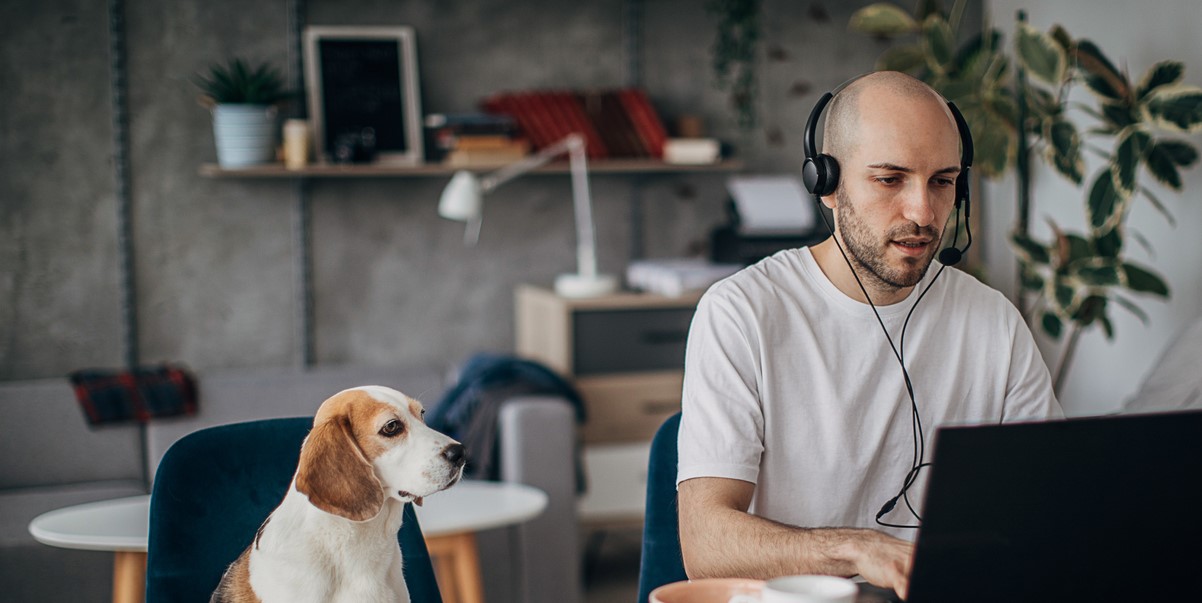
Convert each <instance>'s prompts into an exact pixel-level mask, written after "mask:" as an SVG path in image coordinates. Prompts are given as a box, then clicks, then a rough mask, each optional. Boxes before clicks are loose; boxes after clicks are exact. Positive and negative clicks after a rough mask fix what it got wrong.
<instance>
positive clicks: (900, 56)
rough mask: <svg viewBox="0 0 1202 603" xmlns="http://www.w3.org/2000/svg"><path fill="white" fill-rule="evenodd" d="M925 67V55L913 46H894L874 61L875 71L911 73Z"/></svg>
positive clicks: (920, 49)
mask: <svg viewBox="0 0 1202 603" xmlns="http://www.w3.org/2000/svg"><path fill="white" fill-rule="evenodd" d="M923 65H926V54H924V53H923V51H922V48H920V47H919V46H917V45H915V44H902V45H900V46H894V47H892V48H890V49H888V50H886V51H885V52H883V53H881V56H880V57H879V58H878V59H877V60H876V69H877V71H902V72H906V71H912V70H914V69H917V68H919V67H922V66H923Z"/></svg>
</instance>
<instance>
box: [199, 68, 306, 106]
mask: <svg viewBox="0 0 1202 603" xmlns="http://www.w3.org/2000/svg"><path fill="white" fill-rule="evenodd" d="M195 83H196V86H197V87H199V88H200V90H201V91H202V92H203V93H204V96H205V97H206V100H209V101H211V102H212V103H215V104H226V103H240V104H248V105H274V104H275V103H278V102H280V101H282V100H284V99H287V98H289V97H291V96H292V93H291V92H290V91H288V90H286V89H285V88H284V79H283V77H281V76H280V72H279V71H278V70H276V69H275V68H274V67H272V66H271V65H269V64H267V63H262V64H259V65H256V66H253V67H252V66H249V65H247V62H246V61H244V60H242V59H240V58H233V59H230V62H229V64H228V65H222V64H220V63H218V64H215V65H212V66H211V67H209V74H208V77H197V78H196V80H195Z"/></svg>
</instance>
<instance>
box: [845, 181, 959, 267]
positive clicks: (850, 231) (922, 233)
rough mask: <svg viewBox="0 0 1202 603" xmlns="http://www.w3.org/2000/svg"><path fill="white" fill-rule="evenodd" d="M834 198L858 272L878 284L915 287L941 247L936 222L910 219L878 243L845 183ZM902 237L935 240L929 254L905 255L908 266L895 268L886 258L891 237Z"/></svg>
mask: <svg viewBox="0 0 1202 603" xmlns="http://www.w3.org/2000/svg"><path fill="white" fill-rule="evenodd" d="M835 198H836V199H838V201H839V206H838V208H837V210H836V211H837V216H838V218H839V230H840V234H841V235H842V238H843V242H844V243H845V244H846V245H847V251H848V253H850V254H851V257H852V258H854V259H855V263H856V264H858V265H859V267H860V268H862V270H858V271H857V272H860V274H861V275H865V276H868V277H869V278H871V279H873V280H875V281H876V284H877V285H879V286H884V287H888V288H892V289H904V288H906V287H913V286H914V285H917V284H918V283H919V281H921V280H922V277H923V276H926V273H927V269H928V268H930V267H931V260H932V259H934V257H935V250H936V249H938V245H937V244H936V242H937V241H938V240H939V237H940V234H941V233H940V232H939V231H938V230H936V229H935V227H934V226H919V225H917V224H914V223H913V222H911V223H909V224H908V225H906V226H898V227H896V228H894V229H892V230H890V231H889V232H888V233H886V234H885V236H884V237H883V238H882V239H881V242H880V243H877V242H876V240H875V237H874V234H873V232H872V231H871V230H870V229H869V227H868V225H867V224H865V223H864V221H863V220H861V219H860V216H859V214H857V213H856V211H855V209H854V208H853V207H852V204H851V202H850V199H848V198H847V195H846V194H845V193H844V192H843V188H842V187H840V188H839V190H838V191H836V192H835ZM903 237H928V238H930V239H931V241H932V244H931V245H930V249H929V250H928V251H927V255H926V257H920V258H903V259H902V261H903V262H904V263H905V266H904V267H902V268H895V267H894V266H891V265H890V264H889V262H888V261H887V260H886V259H885V254H886V253H887V252H888V250H889V245H890V243H889V242H890V241H893V240H896V239H900V238H903Z"/></svg>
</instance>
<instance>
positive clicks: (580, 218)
mask: <svg viewBox="0 0 1202 603" xmlns="http://www.w3.org/2000/svg"><path fill="white" fill-rule="evenodd" d="M564 153H568V159H569V165H570V169H571V174H572V204H573V205H574V206H575V214H576V271H577V272H578V273H579V274H580V275H581V276H586V277H590V278H591V277H595V276H596V275H597V241H596V232H595V230H594V229H593V202H592V197H591V195H590V194H589V187H588V157H587V154H586V153H585V146H584V137H583V136H581V135H579V134H575V133H573V134H569V135H568V136H566V137H564V139H563V140H560V141H559V142H557V143H555V144H553V145H551V146H549V147H547V148H545V149H543V150H541V151H539V152H538V153H536V154H534V155H531V156H530V157H527V158H526V159H523V160H521V161H518V162H515V163H512V164H509V165H507V166H505V167H503V168H501V169H499V170H497V171H495V172H492V173H490V174H488V175H487V176H485V177H484V178H482V179H481V180H480V192H481V193H483V194H488V193H490V192H492V191H493V190H496V188H497V187H499V186H501V185H502V184H505V183H506V182H509V181H510V180H513V179H514V178H517V177H518V176H521V175H522V174H524V173H526V172H529V171H530V170H533V169H536V168H538V167H541V166H543V165H546V164H547V163H548V162H549V161H551V160H552V159H554V158H555V157H557V156H559V155H562V154H564Z"/></svg>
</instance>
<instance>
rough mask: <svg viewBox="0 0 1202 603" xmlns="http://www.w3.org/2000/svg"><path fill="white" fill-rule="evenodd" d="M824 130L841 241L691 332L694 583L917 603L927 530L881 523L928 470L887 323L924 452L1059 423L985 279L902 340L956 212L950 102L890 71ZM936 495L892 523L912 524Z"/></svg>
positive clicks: (687, 541)
mask: <svg viewBox="0 0 1202 603" xmlns="http://www.w3.org/2000/svg"><path fill="white" fill-rule="evenodd" d="M826 120H827V121H826V126H825V130H824V136H823V140H824V146H825V151H826V153H827V154H829V155H831V156H833V157H834V158H835V159H836V160H837V161H838V163H839V167H840V172H841V173H840V176H839V183H838V186H837V189H836V191H835V193H834V194H832V195H828V196H825V197H822V203H823V204H825V205H826V206H827V207H829V208H831V209H832V210H833V211H834V215H835V229H834V237H832V238H830V239H827V240H825V241H823V242H822V243H820V244H818V245H816V246H814V247H812V248H801V249H792V250H787V251H782V252H780V253H778V254H776V255H774V256H772V257H770V258H767V259H765V260H763V261H761V262H760V263H758V264H756V265H754V266H751V267H749V268H747V269H745V270H743V271H741V272H740V273H738V274H736V275H734V276H733V277H731V278H729V279H727V280H725V281H722V282H720V283H718V284H717V285H715V286H714V287H712V288H711V289H710V290H709V291H708V292H707V293H706V295H705V296H704V297H703V298H702V300H701V302H700V304H699V306H698V310H697V314H696V316H695V318H694V319H693V325H692V327H691V329H690V332H689V341H688V349H687V353H686V361H685V384H684V397H683V407H684V412H683V416H682V420H681V427H680V436H679V438H680V439H679V454H680V464H679V467H678V476H677V487H678V497H679V512H680V539H681V549H682V553H683V557H684V562H685V568H686V570H687V571H688V574H689V576H690V577H692V578H699V577H719V576H743V577H756V578H768V577H773V576H780V575H787V574H801V573H816V574H836V575H844V576H852V575H856V574H859V575H861V576H863V577H864V578H865V579H866V580H867V581H869V582H871V583H873V584H876V585H878V586H882V587H887V588H893V589H894V590H896V591H897V592H898V594H900V595H902V596H903V597H904V596H905V593H906V588H907V579H908V574H909V565H910V556H911V553H912V548H913V545H912V544H911V543H910V542H908V541H907V540H904V539H902V538H899V536H901V537H908V538H912V537H913V533H914V531H913V530H907V529H905V528H884V529H878V528H880V526H879V525H878V524H877V521H878V520H877V513H878V511H880V510H881V509H882V504H883V503H885V502H886V501H888V500H890V499H892V498H894V497H895V496H897V495H898V492H899V490H901V487H902V482H903V480H904V479H905V478H906V476H907V474H908V473H909V472H910V470H911V468H912V467H913V465H914V464H915V460H914V458H915V457H916V456H918V452H917V448H918V444H917V443H916V442H915V439H914V438H916V437H917V432H918V430H917V429H916V428H915V426H914V424H913V423H912V420H911V399H910V397H909V395H908V394H907V392H906V387H905V384H904V379H903V375H902V368H901V366H900V365H899V363H898V358H897V356H895V355H894V352H893V350H892V349H891V348H890V343H889V342H887V341H886V338H885V335H884V333H883V332H882V330H881V325H880V324H878V322H877V317H876V314H875V312H879V315H880V320H881V322H883V323H884V325H885V326H886V327H887V330H888V332H889V334H890V337H891V338H892V340H893V342H894V343H896V345H897V347H898V352H899V354H900V355H901V357H902V358H903V359H904V360H905V365H906V368H907V369H908V374H909V376H910V378H911V382H912V384H913V392H914V393H913V395H914V405H915V406H916V407H917V409H918V412H919V416H920V417H921V422H922V425H923V426H924V431H923V440H924V442H925V444H926V445H927V446H928V447H929V445H930V443H931V439H932V437H933V434H934V427H935V426H937V425H940V424H946V423H965V422H983V421H984V422H998V421H1011V420H1020V419H1043V418H1050V417H1057V416H1060V414H1061V412H1060V409H1059V405H1058V403H1057V402H1056V400H1055V397H1054V395H1053V394H1052V390H1051V381H1050V379H1049V377H1048V371H1047V368H1046V367H1045V365H1044V364H1043V360H1042V358H1041V357H1040V356H1039V352H1038V350H1037V349H1036V347H1035V345H1034V342H1033V341H1032V338H1031V334H1030V331H1029V330H1028V329H1027V327H1026V325H1025V324H1024V322H1023V320H1022V318H1021V316H1020V315H1019V314H1018V312H1017V311H1016V310H1015V309H1014V307H1013V306H1012V305H1011V304H1010V303H1009V302H1007V301H1006V300H1005V298H1004V297H1002V295H1001V294H999V293H998V292H996V291H994V290H992V289H989V288H988V287H986V286H984V285H982V284H981V283H979V282H978V281H976V280H975V279H973V278H972V277H971V276H968V275H966V274H964V273H962V272H960V271H957V270H955V269H948V270H946V271H945V274H943V275H942V276H941V277H940V278H939V280H938V281H937V282H935V284H934V285H933V286H931V288H930V290H929V291H927V293H926V295H925V297H922V302H921V304H919V306H918V307H917V308H916V309H915V310H914V312H913V316H912V317H911V318H910V319H909V324H908V326H906V327H905V331H904V336H903V323H904V322H905V321H906V316H907V313H908V312H910V310H911V308H912V306H913V305H914V303H915V300H916V299H917V298H919V297H920V294H921V293H922V291H923V289H925V288H926V287H927V286H928V285H930V284H931V282H932V279H933V278H934V277H935V275H936V274H937V272H938V268H939V267H940V265H939V264H936V266H935V268H936V270H928V268H931V264H932V261H933V259H934V257H935V254H936V253H937V251H938V249H939V246H940V239H941V237H942V234H943V230H944V228H945V227H946V225H947V224H948V221H949V220H948V219H949V217H950V216H951V213H952V212H953V210H954V208H955V188H956V187H955V180H956V176H957V174H958V173H959V172H960V169H961V166H960V138H959V135H958V130H957V128H956V123H955V121H954V119H953V117H952V115H951V113H950V112H949V110H948V108H947V105H946V102H945V101H944V100H943V99H942V98H941V97H940V96H939V95H938V94H937V93H935V92H934V91H933V90H931V89H930V88H929V87H927V86H926V85H925V84H923V83H922V82H919V81H918V80H916V79H914V78H911V77H909V76H907V75H903V74H900V73H893V72H881V73H875V74H871V75H867V76H864V77H862V78H860V79H859V80H856V81H854V82H853V83H851V84H850V85H848V86H847V87H846V88H845V89H843V90H842V91H840V92H839V93H838V95H837V96H836V97H835V98H834V100H833V101H832V102H831V105H830V107H829V112H828V113H827V117H826ZM839 246H842V250H841V249H840V247H839ZM844 252H846V254H847V255H846V258H847V259H845V256H844ZM853 266H854V271H855V272H854V274H853V272H852V270H853V268H852V267H853ZM857 276H858V277H859V281H860V282H862V283H863V290H862V289H861V287H860V285H859V284H857V280H856V277H857ZM865 292H866V293H867V294H868V297H867V298H866V297H865ZM870 303H871V304H874V305H875V308H873V307H872V306H870V305H869V304H870ZM926 460H928V461H929V458H927V459H926ZM924 478H925V475H923V474H921V473H920V477H919V479H918V481H917V483H915V484H914V485H913V487H911V488H910V489H909V491H908V493H907V494H906V496H905V497H903V498H902V499H899V500H898V502H897V505H896V507H895V508H894V509H893V510H892V511H890V512H887V513H886V514H885V515H884V516H883V518H882V519H881V520H880V521H882V522H883V523H884V524H892V525H917V521H918V519H917V517H916V516H915V515H913V514H911V513H910V511H909V507H910V506H911V505H912V506H913V508H914V509H915V510H916V511H918V512H919V513H920V512H921V498H922V492H923V490H924V489H925V481H924Z"/></svg>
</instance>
